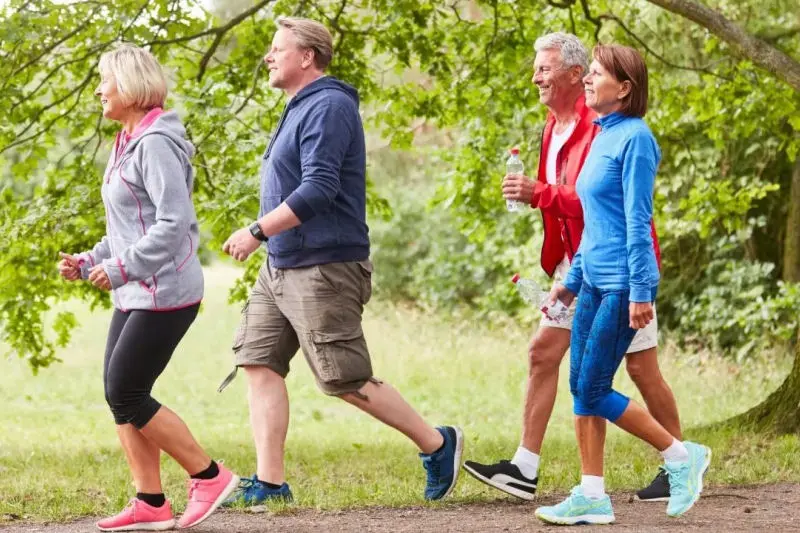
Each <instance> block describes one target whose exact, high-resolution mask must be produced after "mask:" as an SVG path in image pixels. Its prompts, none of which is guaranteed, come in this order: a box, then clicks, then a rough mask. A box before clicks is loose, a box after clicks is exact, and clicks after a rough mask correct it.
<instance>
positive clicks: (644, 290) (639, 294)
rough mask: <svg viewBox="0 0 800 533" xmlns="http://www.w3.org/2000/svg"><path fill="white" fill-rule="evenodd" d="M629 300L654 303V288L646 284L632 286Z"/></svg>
mask: <svg viewBox="0 0 800 533" xmlns="http://www.w3.org/2000/svg"><path fill="white" fill-rule="evenodd" d="M629 300H630V301H631V302H634V303H652V302H653V289H652V288H650V287H646V286H645V287H642V286H637V287H631V294H630V298H629Z"/></svg>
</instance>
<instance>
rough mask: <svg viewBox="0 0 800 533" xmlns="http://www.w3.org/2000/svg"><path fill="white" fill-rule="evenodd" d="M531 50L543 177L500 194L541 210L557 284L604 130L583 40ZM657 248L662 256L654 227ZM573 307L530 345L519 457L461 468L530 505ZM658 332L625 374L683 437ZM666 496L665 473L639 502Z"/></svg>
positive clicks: (552, 40)
mask: <svg viewBox="0 0 800 533" xmlns="http://www.w3.org/2000/svg"><path fill="white" fill-rule="evenodd" d="M534 48H535V49H536V59H535V61H534V73H533V80H532V81H533V83H534V84H536V86H537V87H538V88H539V100H540V101H541V103H543V104H544V105H545V106H547V108H548V111H549V112H548V114H547V122H546V123H545V126H544V131H543V134H542V147H541V153H540V156H539V170H538V179H537V180H532V179H530V178H528V177H526V176H506V178H505V180H504V181H503V196H504V197H505V198H506V199H508V200H517V201H521V202H525V203H527V204H530V206H531V207H532V208H534V209H535V208H538V209H539V210H540V211H541V213H542V219H543V222H544V243H543V246H542V259H541V264H542V268H543V269H544V271H545V272H547V275H548V276H550V277H553V276H555V280H556V281H559V280H560V279H561V278H563V277H564V276H565V275H566V273H567V271H568V270H569V265H570V261H571V260H572V257H573V256H574V255H575V253H576V252H577V251H578V245H579V244H580V239H581V234H582V232H583V211H582V209H581V204H580V200H579V199H578V195H577V193H576V192H575V182H576V180H577V179H578V175H579V174H580V171H581V168H582V167H583V163H584V161H585V160H586V156H587V155H588V154H589V148H590V147H591V144H592V140H593V139H594V137H595V136H596V135H597V134H598V133H599V131H600V128H599V126H597V125H596V124H595V123H594V122H593V121H594V119H595V118H596V116H595V114H594V112H593V111H592V110H591V109H589V108H588V107H587V106H586V105H585V102H584V93H583V82H582V79H583V76H584V75H585V74H586V72H587V70H588V54H587V52H586V48H585V47H584V46H583V45H582V44H581V42H580V40H578V38H577V37H575V36H574V35H570V34H565V33H560V32H559V33H551V34H548V35H545V36H543V37H541V38H540V39H538V40H537V41H536V43H535V45H534ZM653 243H654V246H655V253H656V258H657V259H659V256H660V254H659V249H658V240H657V239H656V234H655V227H653ZM574 309H575V303H574V302H573V304H572V306H571V307H570V310H569V313H568V316H567V317H566V318H565V319H564V320H561V321H553V320H550V319H549V318H547V317H546V316H543V318H542V320H541V323H540V326H539V328H538V329H537V331H536V334H535V335H534V336H533V339H532V340H531V343H530V346H529V348H528V357H529V363H530V367H529V374H528V388H527V393H526V397H525V410H524V415H523V423H522V442H521V443H520V446H519V448H517V451H516V453H515V454H514V457H513V458H512V459H511V460H510V461H500V462H499V463H495V464H489V465H485V464H481V463H476V462H474V461H467V462H466V463H465V464H464V468H465V469H466V470H467V471H468V472H469V473H470V474H472V475H473V476H474V477H476V478H477V479H479V480H480V481H483V482H484V483H486V484H488V485H491V486H493V487H495V488H497V489H500V490H502V491H504V492H507V493H509V494H512V495H514V496H517V497H519V498H522V499H525V500H531V499H533V496H534V493H535V491H536V485H537V482H538V468H539V453H540V451H541V447H542V441H543V440H544V434H545V430H546V429H547V423H548V421H549V420H550V415H551V414H552V412H553V404H554V403H555V399H556V389H557V387H558V369H559V365H560V363H561V360H562V359H563V358H564V354H565V353H566V351H567V348H569V342H570V331H571V328H572V318H573V315H574ZM657 328H658V326H657V321H656V319H654V320H652V321H651V322H650V324H649V325H648V326H647V327H646V328H644V329H641V330H639V331H638V332H637V334H636V337H635V338H634V339H633V342H632V343H631V346H630V349H629V350H628V355H627V357H626V361H627V370H628V373H629V374H630V376H631V379H632V380H633V382H634V383H635V384H636V386H637V387H638V389H639V391H640V392H641V393H642V397H643V398H644V401H645V403H646V404H647V408H648V409H649V410H650V412H651V413H652V414H653V416H654V417H655V418H656V420H658V421H659V422H660V423H661V424H662V425H663V426H664V427H665V428H666V429H667V430H668V431H669V432H670V433H672V434H673V435H674V436H675V437H676V438H677V439H678V440H682V438H681V427H680V421H679V418H678V408H677V405H676V403H675V397H674V396H673V394H672V390H671V389H670V388H669V385H667V383H666V382H665V381H664V378H663V377H662V376H661V372H660V370H659V368H658V359H657V350H656V346H657V344H658V343H657V333H658V331H657ZM604 426H605V425H604ZM600 479H602V478H600ZM668 498H669V479H668V477H667V475H666V472H664V471H663V470H661V471H660V472H659V474H658V475H657V476H656V478H655V479H654V480H653V482H652V483H651V484H650V486H648V487H647V488H645V489H642V490H641V491H639V492H638V493H637V499H639V500H643V501H664V500H666V499H668Z"/></svg>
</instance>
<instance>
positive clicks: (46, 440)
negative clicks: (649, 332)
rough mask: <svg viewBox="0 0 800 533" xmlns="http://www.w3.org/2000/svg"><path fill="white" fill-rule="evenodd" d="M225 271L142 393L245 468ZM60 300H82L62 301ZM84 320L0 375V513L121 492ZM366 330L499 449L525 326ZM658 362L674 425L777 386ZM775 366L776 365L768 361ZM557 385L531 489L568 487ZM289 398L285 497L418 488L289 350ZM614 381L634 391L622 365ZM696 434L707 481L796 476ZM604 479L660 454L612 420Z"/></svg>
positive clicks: (790, 449) (793, 452) (789, 458)
mask: <svg viewBox="0 0 800 533" xmlns="http://www.w3.org/2000/svg"><path fill="white" fill-rule="evenodd" d="M237 272H238V271H236V270H234V269H233V268H231V267H227V266H216V267H214V268H210V269H207V271H206V286H207V295H206V300H205V305H204V310H203V312H202V314H201V316H200V317H199V318H198V320H197V322H196V323H195V325H194V326H193V328H192V329H191V330H190V332H189V334H188V336H187V338H186V339H185V340H184V342H183V344H182V345H181V346H180V348H179V351H178V352H177V353H176V355H175V357H174V359H173V362H172V364H171V365H170V366H169V367H168V369H167V371H166V373H165V374H164V375H163V376H162V378H161V380H160V381H159V383H158V384H157V385H156V389H155V393H154V394H155V396H156V398H158V399H159V400H160V401H161V402H162V403H164V404H166V405H168V406H170V407H171V408H172V409H174V410H175V411H177V412H178V413H179V414H180V415H181V416H182V417H183V418H184V419H185V420H186V421H187V423H188V424H189V427H190V428H191V429H192V431H193V432H194V433H195V435H196V436H197V438H198V440H199V441H200V442H201V443H202V444H203V445H204V446H205V447H207V449H208V450H209V451H210V453H211V454H212V455H213V456H214V457H215V458H218V459H224V460H225V464H226V465H227V466H229V467H231V468H232V469H233V470H235V471H237V472H239V473H240V474H243V475H251V474H252V472H253V471H254V464H255V460H254V456H253V452H252V445H251V440H250V429H249V425H248V418H247V404H246V398H245V380H244V377H243V376H241V375H240V376H239V378H237V380H236V381H234V383H233V384H232V385H231V386H230V387H229V388H228V389H227V390H225V392H224V393H222V394H218V393H217V392H216V387H217V385H218V384H219V383H220V381H221V380H222V379H223V378H224V377H225V375H226V374H227V373H228V372H229V371H230V369H231V354H230V350H229V346H230V341H231V338H232V334H233V331H234V328H235V326H236V324H237V323H238V315H239V309H238V307H236V306H230V305H228V304H227V287H229V286H230V284H231V283H232V281H233V279H234V277H235V276H236V275H237ZM69 306H70V308H72V309H75V310H80V309H81V308H80V304H79V303H77V302H72V303H70V304H69ZM79 316H80V318H81V321H82V325H81V328H80V329H79V330H77V331H76V333H75V335H74V337H73V340H72V343H71V344H70V346H69V347H67V348H66V349H64V350H62V351H61V352H60V356H61V358H62V359H63V360H64V362H63V363H61V364H57V365H54V366H53V367H51V368H49V369H46V370H44V371H42V372H41V373H40V375H39V376H37V377H34V376H32V375H31V373H30V370H29V369H28V367H27V366H26V365H25V364H24V363H23V362H21V361H18V360H8V361H3V362H2V363H0V364H2V376H0V404H2V410H0V516H2V515H3V514H6V513H13V514H16V515H22V516H25V517H28V518H31V519H66V518H70V517H75V516H80V515H90V514H101V513H106V512H109V511H115V510H118V509H119V508H120V506H121V505H123V504H124V502H125V501H126V500H127V498H129V497H130V496H131V495H132V494H133V487H132V484H131V482H130V478H129V475H128V473H127V468H126V465H125V461H124V459H123V457H122V453H121V450H120V448H119V446H118V444H117V441H116V435H115V432H114V430H113V421H112V419H111V416H110V414H109V413H108V409H107V407H106V405H105V403H104V400H103V391H102V378H101V370H102V357H103V348H104V343H105V334H106V329H107V326H108V321H109V318H110V312H109V311H99V312H96V313H89V312H83V311H81V312H80V313H79ZM365 331H366V335H367V340H368V342H369V345H370V347H371V351H372V353H373V366H374V368H375V371H376V375H377V376H378V377H380V378H383V379H385V380H387V381H389V382H391V383H392V384H393V385H395V386H396V387H397V388H398V389H399V390H400V391H401V392H403V394H404V395H405V397H406V399H408V400H409V402H410V403H411V404H412V405H414V406H415V407H416V408H417V409H418V410H419V411H420V412H421V413H422V414H423V415H424V416H425V417H426V418H427V419H428V420H430V421H431V422H433V423H448V424H458V425H460V426H461V427H462V428H463V429H464V432H465V436H466V448H465V456H466V458H471V459H477V460H482V459H483V460H489V459H493V458H502V457H509V456H510V455H511V454H512V453H513V451H514V449H515V448H516V445H517V442H518V439H519V421H520V416H521V400H522V394H523V391H524V380H525V375H526V368H525V358H526V346H527V341H528V337H529V331H528V328H527V327H525V328H522V327H508V326H506V327H503V328H489V327H486V325H484V324H480V323H475V322H461V323H456V322H448V321H446V320H442V319H439V318H437V317H435V316H430V315H422V314H417V313H414V312H411V311H408V310H401V309H396V308H392V307H388V306H383V305H380V304H378V303H373V304H371V305H370V307H369V310H368V313H367V316H366V320H365ZM662 361H663V368H664V372H665V374H666V376H667V379H668V380H669V382H670V383H671V385H672V386H673V388H674V390H675V393H676V395H677V397H678V402H679V404H680V408H681V415H682V417H683V421H684V425H685V427H688V428H691V426H696V425H700V424H705V423H708V422H712V421H715V420H720V419H723V418H726V417H728V416H729V415H732V414H734V413H737V412H739V411H741V410H743V409H745V408H747V407H749V406H751V405H753V404H755V403H756V402H757V401H758V400H759V399H761V398H762V397H764V396H765V394H766V393H767V392H768V391H769V390H771V389H772V388H774V387H775V386H777V384H778V383H779V382H780V381H781V379H782V376H783V374H784V372H786V370H787V369H788V365H787V364H785V363H784V364H779V365H770V366H769V367H767V366H765V365H763V364H762V365H758V364H752V365H749V366H733V365H732V364H730V363H727V362H722V361H720V360H718V359H716V358H714V357H710V356H708V355H705V356H703V355H697V354H686V353H680V352H678V351H676V350H675V349H672V348H669V347H667V348H666V349H664V350H663V353H662ZM776 366H777V367H776ZM561 378H562V384H561V393H560V394H559V397H558V402H557V405H556V410H555V413H554V415H553V420H552V423H551V425H550V429H549V432H548V439H547V440H546V442H545V447H544V450H543V466H542V469H541V473H540V479H541V485H540V490H543V491H556V490H558V491H564V490H568V489H569V487H571V486H572V485H573V484H575V482H576V481H577V479H578V477H579V469H578V460H577V452H576V447H575V442H574V436H573V433H572V416H571V401H570V396H569V392H568V387H567V383H566V378H567V369H566V366H564V367H562V376H561ZM288 385H289V391H290V397H291V401H292V411H291V413H292V415H291V416H292V418H291V425H290V429H289V439H288V446H287V448H288V453H287V473H288V477H289V478H288V481H289V483H290V484H291V486H292V489H293V491H294V493H295V497H296V501H297V505H300V506H310V507H320V508H341V507H351V506H364V505H408V504H419V503H421V502H422V488H423V482H424V472H423V470H422V467H421V464H420V462H419V459H418V458H417V455H416V450H415V449H414V447H413V446H412V445H411V443H409V442H407V441H406V440H405V438H404V437H402V436H401V435H399V434H397V433H395V432H394V431H392V430H390V429H388V428H386V427H383V426H382V425H381V424H379V423H378V422H376V421H374V420H372V419H370V418H368V417H367V416H366V415H363V414H361V413H359V412H357V411H356V410H355V409H354V408H353V407H351V406H349V405H347V404H345V403H344V402H341V401H339V400H337V399H335V398H330V397H326V396H324V395H323V394H321V393H320V392H318V391H317V389H316V387H315V385H314V382H313V379H312V376H311V373H310V372H309V370H308V369H307V368H306V366H305V362H304V361H303V358H302V357H298V358H296V359H295V365H294V369H293V372H292V373H291V374H290V377H289V379H288ZM617 385H618V387H619V388H620V389H621V390H623V391H625V392H627V393H632V392H633V387H632V386H631V383H630V381H629V380H628V379H627V377H625V376H623V375H622V374H620V376H619V379H618V381H617ZM687 433H688V436H689V437H694V438H698V437H699V438H702V440H703V442H705V443H707V444H709V445H710V446H712V448H713V449H714V462H713V463H712V468H711V471H710V473H709V482H710V483H712V484H725V483H751V482H767V481H776V480H786V479H790V480H800V464H798V462H797V461H796V460H793V458H796V457H797V456H798V454H799V453H800V440H799V439H798V438H797V437H781V438H778V439H773V438H770V437H768V436H762V435H752V434H738V433H734V432H727V433H720V432H717V433H708V432H704V433H702V434H700V435H698V434H697V432H692V430H691V429H689V430H688V431H687ZM607 457H608V460H607V467H606V476H607V485H608V486H609V487H610V488H611V489H631V488H635V487H638V486H639V485H641V484H643V483H645V482H647V481H649V480H650V477H651V476H652V475H653V474H654V473H655V468H656V464H657V463H658V457H657V455H656V454H655V453H653V452H652V450H650V449H649V448H648V447H647V446H645V445H644V444H642V443H640V442H638V441H637V440H635V439H633V438H632V437H629V436H627V435H624V434H623V433H622V432H621V431H619V430H617V429H611V430H610V431H609V438H608V446H607ZM164 467H165V468H164V479H165V482H166V489H167V492H168V497H170V498H171V499H173V500H174V501H175V502H176V504H177V506H178V508H181V507H182V505H183V501H184V499H185V494H184V483H185V476H184V475H183V473H182V472H181V471H180V469H179V468H177V466H176V465H175V463H174V462H173V461H171V460H170V459H168V458H165V459H164ZM497 495H498V493H497V492H492V491H490V490H489V489H488V488H485V487H484V486H483V485H481V484H479V483H478V482H476V481H475V480H473V479H472V478H470V477H469V476H467V475H466V474H464V476H463V478H462V479H461V481H460V482H459V485H458V487H457V488H456V490H455V492H454V494H453V496H452V498H453V499H455V500H461V501H465V500H479V499H490V498H495V497H497Z"/></svg>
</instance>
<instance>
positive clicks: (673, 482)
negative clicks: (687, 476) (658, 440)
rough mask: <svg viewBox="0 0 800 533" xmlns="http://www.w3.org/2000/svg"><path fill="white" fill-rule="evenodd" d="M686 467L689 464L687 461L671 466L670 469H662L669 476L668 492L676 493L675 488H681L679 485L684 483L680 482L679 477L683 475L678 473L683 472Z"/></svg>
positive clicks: (687, 467)
mask: <svg viewBox="0 0 800 533" xmlns="http://www.w3.org/2000/svg"><path fill="white" fill-rule="evenodd" d="M688 469H689V464H688V463H682V464H681V465H680V466H676V467H673V468H671V469H670V470H666V469H664V471H665V472H666V473H667V475H668V476H669V492H670V494H676V491H675V489H679V488H681V487H683V486H684V485H685V484H684V483H681V478H683V476H681V475H679V474H680V473H681V472H683V471H684V470H688Z"/></svg>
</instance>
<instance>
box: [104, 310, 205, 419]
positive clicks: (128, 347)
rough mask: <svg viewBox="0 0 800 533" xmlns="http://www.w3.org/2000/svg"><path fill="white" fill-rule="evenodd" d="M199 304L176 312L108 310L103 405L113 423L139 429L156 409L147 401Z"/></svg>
mask: <svg viewBox="0 0 800 533" xmlns="http://www.w3.org/2000/svg"><path fill="white" fill-rule="evenodd" d="M199 308H200V304H195V305H192V306H190V307H185V308H183V309H178V310H176V311H127V312H125V311H120V310H119V309H115V310H114V316H113V317H112V318H111V326H110V327H109V330H108V341H107V343H106V356H105V361H104V363H103V386H104V389H105V393H106V402H108V406H109V407H110V408H111V412H112V413H113V414H114V421H115V422H116V423H117V424H120V425H121V424H133V425H134V426H135V427H136V428H137V429H142V428H143V427H144V426H145V425H146V424H147V423H148V422H149V421H150V419H151V418H153V416H155V414H156V412H157V411H158V410H159V409H160V408H161V404H160V403H158V402H157V401H156V400H155V398H153V397H152V396H150V391H152V390H153V384H154V383H155V382H156V379H157V378H158V376H160V375H161V373H162V372H163V371H164V369H165V368H166V366H167V363H168V362H169V360H170V358H171V357H172V353H173V352H174V351H175V348H176V347H177V346H178V343H179V342H180V341H181V339H182V338H183V335H184V334H185V333H186V331H187V330H188V329H189V326H191V325H192V322H194V319H195V317H196V316H197V311H198V309H199Z"/></svg>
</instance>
